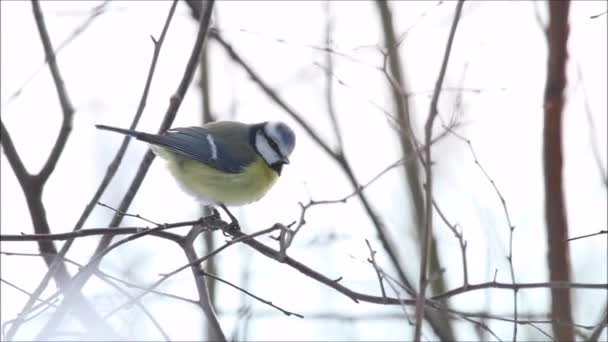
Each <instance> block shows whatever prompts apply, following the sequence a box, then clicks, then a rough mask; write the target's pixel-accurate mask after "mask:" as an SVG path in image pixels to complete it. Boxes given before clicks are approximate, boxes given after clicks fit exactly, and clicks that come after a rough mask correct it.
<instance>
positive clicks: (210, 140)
mask: <svg viewBox="0 0 608 342" xmlns="http://www.w3.org/2000/svg"><path fill="white" fill-rule="evenodd" d="M207 142H208V143H209V146H211V159H217V146H215V141H213V137H212V136H211V134H207Z"/></svg>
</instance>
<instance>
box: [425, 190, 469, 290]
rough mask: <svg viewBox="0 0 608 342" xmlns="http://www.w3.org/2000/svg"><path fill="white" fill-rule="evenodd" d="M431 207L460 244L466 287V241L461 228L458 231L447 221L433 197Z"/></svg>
mask: <svg viewBox="0 0 608 342" xmlns="http://www.w3.org/2000/svg"><path fill="white" fill-rule="evenodd" d="M433 207H434V208H435V210H436V211H437V213H438V214H439V217H441V220H443V223H445V225H446V226H448V228H450V230H451V231H452V233H453V234H454V236H455V237H456V239H458V244H459V246H460V255H461V259H462V283H463V286H464V287H465V288H466V287H467V286H468V284H469V270H468V267H467V241H466V240H464V238H463V236H462V229H461V230H460V231H458V228H457V224H451V223H450V221H448V219H447V217H446V216H445V215H444V214H443V212H442V211H441V209H440V208H439V206H438V205H437V203H436V202H435V199H433Z"/></svg>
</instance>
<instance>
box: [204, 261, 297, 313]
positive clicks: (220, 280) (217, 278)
mask: <svg viewBox="0 0 608 342" xmlns="http://www.w3.org/2000/svg"><path fill="white" fill-rule="evenodd" d="M199 272H200V273H201V274H202V275H204V276H207V277H210V278H213V279H215V280H217V281H219V282H222V283H224V284H226V285H228V286H230V287H233V288H235V289H237V290H239V291H241V292H243V293H245V294H246V295H248V296H250V297H251V298H253V299H255V300H257V301H259V302H262V303H264V304H266V305H268V306H271V307H273V308H275V309H277V310H279V311H280V312H282V313H283V314H284V315H285V316H291V315H294V316H296V317H300V318H304V316H302V315H300V314H299V313H296V312H291V311H287V310H285V309H283V308H281V307H279V306H276V305H274V304H272V302H271V301H268V300H265V299H263V298H260V297H258V296H256V295H254V294H253V293H251V292H249V291H247V290H245V289H244V288H242V287H239V286H237V285H235V284H233V283H231V282H229V281H227V280H225V279H222V278H220V277H218V276H216V275H213V274H211V273H209V272H205V271H204V270H202V269H201V270H199Z"/></svg>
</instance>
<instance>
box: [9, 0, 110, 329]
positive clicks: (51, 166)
mask: <svg viewBox="0 0 608 342" xmlns="http://www.w3.org/2000/svg"><path fill="white" fill-rule="evenodd" d="M32 12H33V15H34V19H35V23H36V27H37V28H38V33H39V35H40V40H41V42H42V46H43V49H44V54H45V59H46V61H47V62H48V65H49V69H50V72H51V77H52V79H53V84H54V85H55V89H56V91H57V96H58V99H59V103H60V106H61V110H62V113H63V115H62V122H61V128H60V130H59V133H58V135H57V139H56V141H55V144H54V145H53V147H52V149H51V152H50V154H49V156H48V158H47V160H46V162H45V163H44V165H43V166H42V168H41V170H40V172H39V173H38V174H36V175H32V174H29V173H28V172H27V170H26V169H25V166H24V165H23V162H22V161H21V159H20V157H19V155H18V153H17V150H16V149H15V146H14V145H13V142H12V139H11V137H10V135H9V133H8V131H7V129H6V127H5V126H4V123H3V122H0V123H1V126H2V127H1V131H2V141H1V143H2V146H3V148H4V153H5V154H6V156H7V159H8V160H9V163H10V165H11V167H12V168H13V170H14V172H15V175H16V177H17V179H18V181H19V184H20V185H21V188H22V190H23V193H24V195H25V199H26V202H27V205H28V209H29V212H30V217H31V219H32V224H33V227H34V232H35V233H36V234H50V232H51V229H50V226H49V223H48V220H47V217H46V208H45V206H44V204H43V202H42V193H43V191H44V187H45V185H46V182H47V181H48V179H49V177H50V176H51V174H52V173H53V171H54V170H55V167H56V166H57V162H58V161H59V157H60V156H61V154H62V153H63V151H64V148H65V145H66V144H67V141H68V138H69V136H70V133H71V131H72V120H73V116H74V108H73V106H72V103H71V101H70V99H69V96H68V93H67V90H66V88H65V84H64V81H63V78H62V77H61V73H60V71H59V67H58V66H57V59H56V56H55V52H54V51H53V46H52V43H51V38H50V36H49V34H48V31H47V28H46V24H45V22H44V16H43V14H42V10H41V8H40V4H39V2H38V1H37V0H33V1H32ZM38 245H39V249H40V252H41V253H42V254H43V255H44V257H43V259H44V261H45V263H46V264H47V266H48V268H49V270H48V273H47V283H48V280H50V278H51V277H53V278H54V279H55V282H56V283H57V286H58V287H59V288H62V289H63V288H65V287H67V283H68V281H69V280H70V274H69V272H68V270H67V268H66V266H65V265H64V264H63V263H61V262H60V263H58V264H57V265H53V264H54V260H55V259H54V255H56V254H57V248H56V247H55V245H54V244H53V243H52V241H38ZM45 287H46V284H45ZM41 292H42V291H35V292H34V293H33V295H32V296H31V297H29V299H28V301H27V303H26V306H25V307H24V309H23V310H22V312H21V313H24V312H26V311H29V308H30V307H31V305H33V303H34V302H35V301H36V299H37V298H38V297H39V296H40V293H41ZM74 300H75V301H77V302H79V303H81V305H78V307H77V310H78V312H79V314H78V315H77V317H78V318H79V319H80V320H81V321H82V323H83V324H84V326H85V327H86V328H87V329H88V330H89V331H91V332H92V333H94V334H96V335H98V336H100V337H106V338H108V337H116V335H115V333H114V332H113V330H112V329H111V327H110V326H109V325H107V324H106V323H105V322H103V320H102V319H101V317H99V315H98V314H97V312H95V310H94V309H93V308H92V306H91V305H89V304H88V303H87V301H86V300H85V298H84V297H82V296H81V295H80V294H79V293H78V294H75V296H74ZM22 317H23V316H22V314H19V315H18V317H17V319H16V320H15V323H14V324H13V325H11V328H10V329H9V331H8V332H7V334H6V337H7V339H8V340H12V339H13V338H14V335H15V333H16V332H17V330H18V328H19V326H20V325H21V323H22Z"/></svg>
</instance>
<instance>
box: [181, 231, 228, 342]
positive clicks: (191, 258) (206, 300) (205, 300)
mask: <svg viewBox="0 0 608 342" xmlns="http://www.w3.org/2000/svg"><path fill="white" fill-rule="evenodd" d="M205 228H206V227H198V228H197V226H196V225H194V226H192V229H190V231H189V232H188V235H186V237H185V238H184V239H183V241H182V243H180V247H182V249H183V250H184V253H185V254H186V258H187V259H188V264H189V265H190V269H191V271H192V276H193V277H194V282H195V284H196V289H197V292H198V302H199V306H200V307H201V309H202V310H203V313H204V314H205V317H206V318H207V322H208V328H209V333H208V337H209V340H211V341H226V335H225V334H224V331H223V330H222V326H221V325H220V322H219V320H218V318H217V314H216V313H215V309H214V308H213V302H212V301H211V297H210V296H209V289H208V288H207V283H206V282H205V279H204V278H203V277H202V276H201V274H200V272H201V271H202V270H201V269H200V268H199V264H197V263H195V261H196V260H197V257H196V251H195V250H194V240H195V239H196V237H197V236H198V235H199V234H200V233H201V232H202V231H203V229H205Z"/></svg>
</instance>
